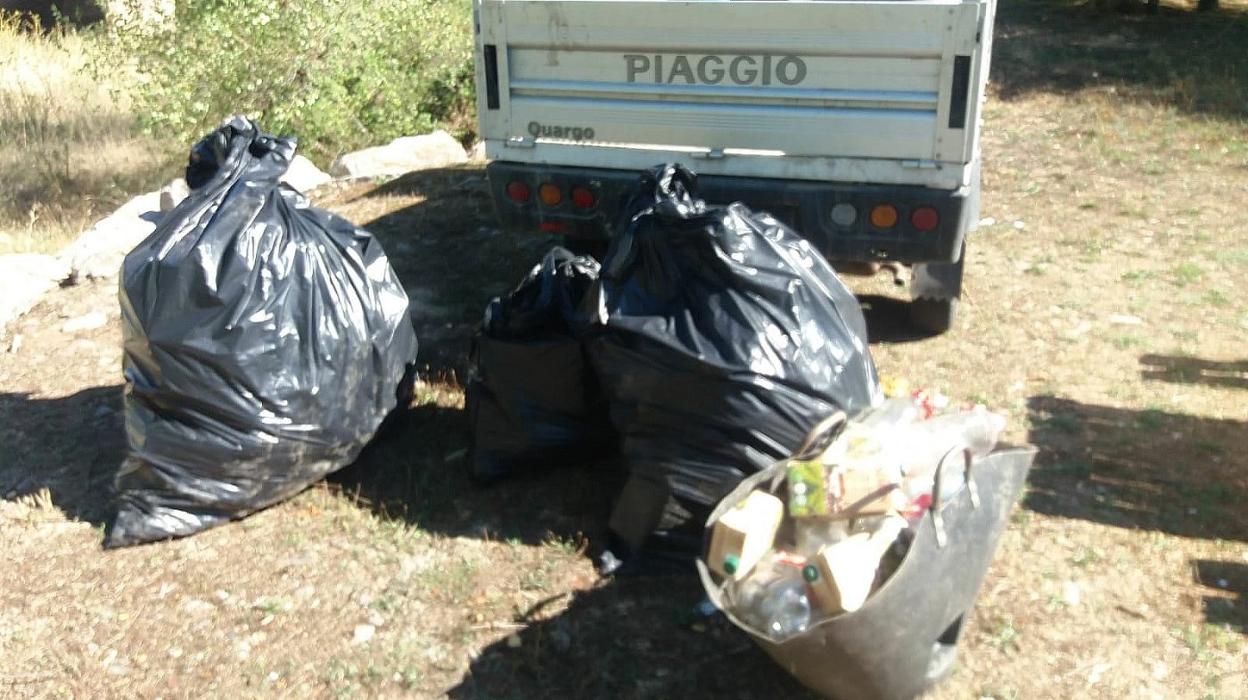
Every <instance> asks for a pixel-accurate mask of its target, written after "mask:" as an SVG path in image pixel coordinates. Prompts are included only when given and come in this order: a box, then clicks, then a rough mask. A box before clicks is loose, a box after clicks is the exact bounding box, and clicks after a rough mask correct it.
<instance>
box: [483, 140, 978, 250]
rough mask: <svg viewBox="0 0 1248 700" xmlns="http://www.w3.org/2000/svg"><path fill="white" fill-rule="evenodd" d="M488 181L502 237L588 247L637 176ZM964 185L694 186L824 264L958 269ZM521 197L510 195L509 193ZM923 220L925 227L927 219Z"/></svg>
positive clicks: (520, 175) (544, 172) (974, 191)
mask: <svg viewBox="0 0 1248 700" xmlns="http://www.w3.org/2000/svg"><path fill="white" fill-rule="evenodd" d="M487 173H488V175H489V180H490V191H491V194H492V196H493V199H494V204H495V209H496V211H497V213H498V218H499V222H500V224H501V225H502V226H503V228H505V229H508V230H513V231H533V232H537V231H546V232H549V233H558V234H563V235H567V236H569V237H574V238H581V239H597V240H605V239H607V238H609V237H610V235H611V232H612V231H613V230H614V229H615V227H616V225H617V221H616V219H617V217H618V216H619V215H620V212H621V211H622V210H623V209H624V206H625V204H626V202H627V199H628V197H629V196H630V195H631V194H632V191H633V188H634V187H635V185H636V182H637V174H636V173H635V172H633V171H627V170H611V169H598V168H579V167H567V166H555V165H533V164H528V163H513V162H508V161H495V162H493V163H490V165H489V166H488V167H487ZM976 174H977V173H976ZM972 182H973V184H972V185H971V186H970V187H964V188H960V189H957V190H940V189H932V188H927V187H916V186H906V185H860V184H852V183H838V182H810V181H803V180H780V179H770V178H753V177H727V176H717V175H708V176H701V177H699V178H698V185H699V190H700V192H701V194H702V197H703V198H704V199H706V200H707V201H708V202H710V203H713V204H727V203H729V202H734V201H740V202H744V203H745V204H746V206H748V207H750V208H751V209H755V210H762V211H767V212H770V213H771V214H772V215H773V216H775V217H776V218H778V219H780V220H781V221H783V222H785V223H786V224H788V225H789V226H791V227H792V228H794V229H795V230H796V231H798V232H799V233H800V234H801V235H802V236H804V237H805V238H807V239H808V240H810V241H811V243H813V244H815V246H816V247H818V248H819V250H820V251H822V252H823V254H824V255H825V256H826V257H827V258H828V259H829V260H833V261H880V260H893V261H897V262H906V263H920V262H955V261H957V260H958V257H959V255H960V251H961V249H962V242H963V239H964V237H965V234H966V231H967V230H968V229H969V228H971V227H972V226H973V223H974V221H975V220H976V217H977V215H978V209H979V207H978V203H979V178H978V177H974V178H973V179H972ZM512 183H521V184H523V185H524V186H525V188H524V189H525V190H527V192H528V197H527V198H526V199H525V200H524V201H522V202H520V201H515V199H513V198H512V197H511V196H509V195H508V186H509V185H511V184H512ZM544 184H551V185H554V186H555V187H556V188H558V190H559V193H560V197H559V201H558V202H557V203H554V204H551V203H547V202H544V201H543V199H542V198H541V196H540V194H539V188H541V186H542V185H544ZM573 188H584V189H585V190H588V191H589V192H590V193H591V194H592V195H593V205H592V206H590V207H578V206H576V204H575V203H574V201H573V197H572V194H571V193H572V190H573ZM520 189H521V188H518V187H517V188H513V192H514V191H515V190H520ZM550 199H552V200H553V197H551V198H550ZM585 199H586V198H585V196H584V193H583V192H582V193H581V198H580V203H581V204H584V203H585ZM881 205H891V206H892V207H893V208H894V209H895V211H896V223H895V224H893V225H891V226H877V225H875V224H873V223H872V221H871V212H872V211H873V210H874V209H875V208H876V207H879V206H881ZM834 208H836V209H837V215H836V216H835V217H834V216H833V209H834ZM920 209H930V210H934V211H935V212H936V214H937V221H938V223H937V224H936V226H935V228H931V229H930V230H920V229H919V228H918V227H917V226H916V225H915V224H916V221H915V220H913V219H912V217H913V216H914V215H915V212H916V211H919V210H920ZM923 214H924V215H926V216H927V218H928V219H929V221H930V211H924V212H923ZM917 223H922V222H921V220H920V221H919V222H917Z"/></svg>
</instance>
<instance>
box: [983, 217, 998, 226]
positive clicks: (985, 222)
mask: <svg viewBox="0 0 1248 700" xmlns="http://www.w3.org/2000/svg"><path fill="white" fill-rule="evenodd" d="M996 224H997V220H996V219H994V218H992V217H991V216H987V217H984V218H982V219H980V220H979V225H980V226H983V227H984V228H988V227H989V226H995V225H996Z"/></svg>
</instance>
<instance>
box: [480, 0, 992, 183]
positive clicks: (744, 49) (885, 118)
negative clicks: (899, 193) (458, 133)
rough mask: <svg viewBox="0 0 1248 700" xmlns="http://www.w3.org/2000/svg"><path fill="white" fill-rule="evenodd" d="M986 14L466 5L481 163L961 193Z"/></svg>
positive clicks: (939, 4)
mask: <svg viewBox="0 0 1248 700" xmlns="http://www.w3.org/2000/svg"><path fill="white" fill-rule="evenodd" d="M992 8H993V5H992V3H991V2H990V1H987V2H985V1H965V2H963V1H960V0H900V1H888V0H883V1H881V0H877V1H874V2H863V1H860V0H844V1H842V0H826V1H820V0H816V1H809V0H787V1H785V0H698V1H692V2H689V1H684V2H678V1H672V0H478V3H477V7H476V13H477V15H476V16H477V29H478V48H479V51H480V52H481V53H480V58H481V60H479V61H478V83H477V84H478V86H479V88H478V95H479V98H478V99H479V116H480V121H481V130H482V135H483V137H484V138H485V140H486V152H487V155H488V156H489V157H490V158H492V159H496V160H505V161H511V162H518V163H533V164H558V165H566V166H585V167H597V168H619V169H628V170H637V169H640V168H644V167H648V166H651V165H654V164H655V163H658V162H660V161H667V160H677V161H682V162H685V163H687V164H689V165H691V166H692V167H694V168H695V169H696V170H697V171H698V172H700V173H703V174H708V175H716V174H718V175H731V176H738V177H742V176H744V177H763V178H778V179H788V180H814V181H824V182H828V181H832V182H843V183H853V182H869V183H875V184H899V185H901V184H904V185H921V186H926V187H936V188H941V189H946V190H953V189H957V188H959V187H963V186H966V185H968V184H970V182H971V178H972V171H973V163H974V161H975V159H976V156H977V153H976V152H975V149H976V144H977V138H976V136H977V128H978V117H979V104H980V96H981V95H982V90H983V82H984V79H985V77H986V59H987V56H988V53H989V51H988V46H987V43H988V41H989V38H988V37H989V36H990V33H985V32H983V31H982V28H983V27H984V26H991V25H990V24H986V23H990V21H991V13H992Z"/></svg>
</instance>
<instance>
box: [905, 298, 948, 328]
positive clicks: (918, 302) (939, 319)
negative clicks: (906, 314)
mask: <svg viewBox="0 0 1248 700" xmlns="http://www.w3.org/2000/svg"><path fill="white" fill-rule="evenodd" d="M957 311H958V300H957V299H922V298H920V299H915V300H913V301H911V302H910V323H911V324H912V325H913V326H915V327H916V328H918V329H919V330H922V331H926V332H928V333H931V334H933V335H940V334H941V333H945V332H947V331H948V330H949V329H951V328H953V318H954V316H956V315H957Z"/></svg>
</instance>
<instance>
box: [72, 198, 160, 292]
mask: <svg viewBox="0 0 1248 700" xmlns="http://www.w3.org/2000/svg"><path fill="white" fill-rule="evenodd" d="M160 199H161V193H160V192H148V193H147V194H141V195H139V196H138V197H135V198H134V199H132V200H130V201H129V202H126V203H125V204H123V205H122V206H121V208H120V209H118V210H117V211H115V212H113V213H112V214H109V215H108V216H107V217H105V218H104V219H102V220H100V221H99V222H97V223H96V224H95V225H94V226H92V227H91V228H89V229H87V230H86V231H84V232H83V233H82V234H81V235H80V236H78V238H77V240H75V241H74V242H73V243H70V244H69V245H68V246H66V248H65V249H64V250H62V251H61V253H60V255H59V256H58V257H59V258H60V259H61V261H62V262H63V263H64V264H65V265H67V266H68V267H69V270H70V275H71V276H73V277H75V278H79V279H81V278H84V277H86V278H93V279H112V278H114V277H117V275H118V274H119V273H120V272H121V261H122V260H124V259H125V257H126V253H129V252H130V251H131V250H133V249H134V247H135V246H137V245H138V244H139V243H141V242H142V241H143V239H144V238H147V237H148V236H150V235H151V233H152V231H154V230H156V223H157V222H158V221H160ZM64 277H65V275H62V277H61V279H63V278H64Z"/></svg>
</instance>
